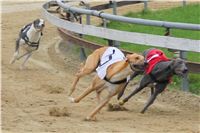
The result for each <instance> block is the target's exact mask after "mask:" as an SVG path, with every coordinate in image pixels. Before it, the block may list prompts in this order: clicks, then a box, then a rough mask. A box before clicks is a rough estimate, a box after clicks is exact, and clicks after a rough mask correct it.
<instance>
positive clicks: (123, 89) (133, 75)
mask: <svg viewBox="0 0 200 133" xmlns="http://www.w3.org/2000/svg"><path fill="white" fill-rule="evenodd" d="M139 74H140V73H139V72H134V73H133V74H132V75H131V77H130V80H129V81H128V82H126V84H125V85H124V87H123V88H122V90H121V91H120V92H119V94H118V96H117V99H118V100H119V99H120V98H121V97H122V95H123V94H124V91H125V89H126V87H127V85H128V84H129V82H130V81H131V80H133V79H134V78H135V77H136V76H138V75H139Z"/></svg>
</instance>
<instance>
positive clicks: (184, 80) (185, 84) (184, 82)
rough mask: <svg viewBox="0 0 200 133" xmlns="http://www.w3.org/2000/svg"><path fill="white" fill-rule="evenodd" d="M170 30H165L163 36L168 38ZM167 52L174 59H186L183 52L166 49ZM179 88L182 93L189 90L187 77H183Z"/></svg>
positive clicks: (185, 54)
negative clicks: (171, 53)
mask: <svg viewBox="0 0 200 133" xmlns="http://www.w3.org/2000/svg"><path fill="white" fill-rule="evenodd" d="M170 35H171V33H170V28H166V33H165V36H170ZM168 51H170V52H173V56H174V58H178V57H180V58H181V59H184V60H186V59H187V53H186V52H185V51H178V50H174V49H168ZM181 88H182V90H183V91H188V90H189V89H188V88H189V82H188V78H187V75H184V77H183V78H182V83H181Z"/></svg>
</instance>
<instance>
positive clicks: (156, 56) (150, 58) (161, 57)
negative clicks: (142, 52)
mask: <svg viewBox="0 0 200 133" xmlns="http://www.w3.org/2000/svg"><path fill="white" fill-rule="evenodd" d="M145 60H146V63H147V64H148V65H147V66H146V67H145V73H146V74H149V73H150V72H151V71H152V70H153V68H154V66H155V65H156V64H157V63H158V62H160V61H169V59H168V58H167V57H166V56H165V54H164V52H163V51H161V50H159V49H152V50H151V51H149V52H148V53H147V55H146V59H145Z"/></svg>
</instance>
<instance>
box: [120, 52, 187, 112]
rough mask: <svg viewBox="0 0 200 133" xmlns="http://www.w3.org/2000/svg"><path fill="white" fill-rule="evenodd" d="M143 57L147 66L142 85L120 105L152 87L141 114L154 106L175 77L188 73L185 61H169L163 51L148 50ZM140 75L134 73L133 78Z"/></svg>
mask: <svg viewBox="0 0 200 133" xmlns="http://www.w3.org/2000/svg"><path fill="white" fill-rule="evenodd" d="M143 55H144V57H145V61H146V62H145V63H146V66H145V74H144V76H143V78H142V80H141V81H140V85H139V87H138V88H136V89H135V90H134V91H133V92H132V93H131V94H130V95H129V96H127V97H126V98H124V99H123V100H122V101H121V102H120V103H119V104H120V105H123V104H124V103H126V102H127V101H128V100H129V99H130V98H131V97H132V96H134V95H135V94H137V93H138V92H139V91H141V90H142V89H143V88H145V87H147V86H149V85H151V86H150V87H151V96H150V98H149V100H148V101H147V103H146V105H145V107H144V109H143V110H142V111H141V113H144V112H145V111H146V110H147V108H148V107H149V106H150V105H151V104H153V102H154V100H155V99H156V97H157V95H158V94H160V93H161V92H162V91H163V90H164V89H165V88H166V86H167V85H168V83H169V82H170V79H171V78H172V76H173V75H178V76H184V75H185V74H186V73H187V71H188V68H187V67H186V64H185V61H184V60H182V59H180V58H177V59H173V60H169V59H167V57H166V56H165V55H164V53H163V52H162V51H161V50H158V49H148V50H146V51H144V53H143ZM139 74H141V72H140V73H139V72H137V73H134V74H133V76H132V78H134V77H135V76H137V75H139ZM127 84H128V83H127ZM124 90H125V89H124ZM124 90H122V91H121V93H120V94H119V95H118V99H120V97H121V96H122V95H123V93H124Z"/></svg>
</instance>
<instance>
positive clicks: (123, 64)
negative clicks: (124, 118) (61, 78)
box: [69, 47, 144, 120]
mask: <svg viewBox="0 0 200 133" xmlns="http://www.w3.org/2000/svg"><path fill="white" fill-rule="evenodd" d="M109 48H113V47H102V48H99V49H97V50H95V51H94V52H93V53H92V54H90V55H89V56H88V58H87V60H86V62H85V65H84V66H83V67H82V68H81V69H80V70H79V71H78V73H77V74H76V78H75V80H74V82H73V85H72V89H71V91H70V93H69V96H71V95H72V93H73V92H74V90H75V87H76V84H77V82H78V81H79V79H80V78H81V77H83V76H85V75H87V74H90V73H92V72H93V71H95V69H96V68H97V67H98V65H99V64H100V63H101V60H102V56H103V55H104V52H105V51H106V50H108V49H109ZM114 49H115V50H117V49H116V48H114ZM113 51H114V50H113ZM113 53H114V52H113ZM117 56H119V54H117ZM109 58H112V57H111V56H109ZM105 63H107V62H105ZM143 66H144V57H143V56H142V55H139V54H136V53H133V54H128V55H127V56H126V58H124V59H123V60H121V61H118V62H115V63H113V64H111V65H109V66H108V68H107V69H106V75H105V77H104V78H103V79H102V78H100V77H99V75H98V74H96V75H95V77H94V79H93V81H92V84H91V85H90V86H89V87H88V88H87V89H86V90H85V91H84V92H83V93H82V94H81V95H80V96H78V97H76V98H73V97H70V98H69V99H70V101H71V102H74V103H78V102H80V100H81V99H83V98H84V97H85V96H87V95H88V94H89V93H91V92H92V91H96V94H97V101H98V106H97V107H96V108H95V109H94V110H93V111H92V112H91V113H90V114H89V115H88V116H87V117H86V120H95V117H94V116H95V114H96V113H97V112H98V111H100V109H101V108H102V107H104V106H105V105H106V104H107V103H108V102H109V100H110V99H111V97H113V96H114V95H116V94H117V93H119V92H120V91H121V90H122V89H123V87H124V86H125V84H126V82H127V80H128V78H127V77H129V76H130V75H131V74H132V73H133V72H135V71H139V70H140V69H141V67H143ZM105 88H108V92H109V94H108V96H107V97H106V98H105V99H103V100H102V101H100V93H101V92H102V90H104V89H105Z"/></svg>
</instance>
